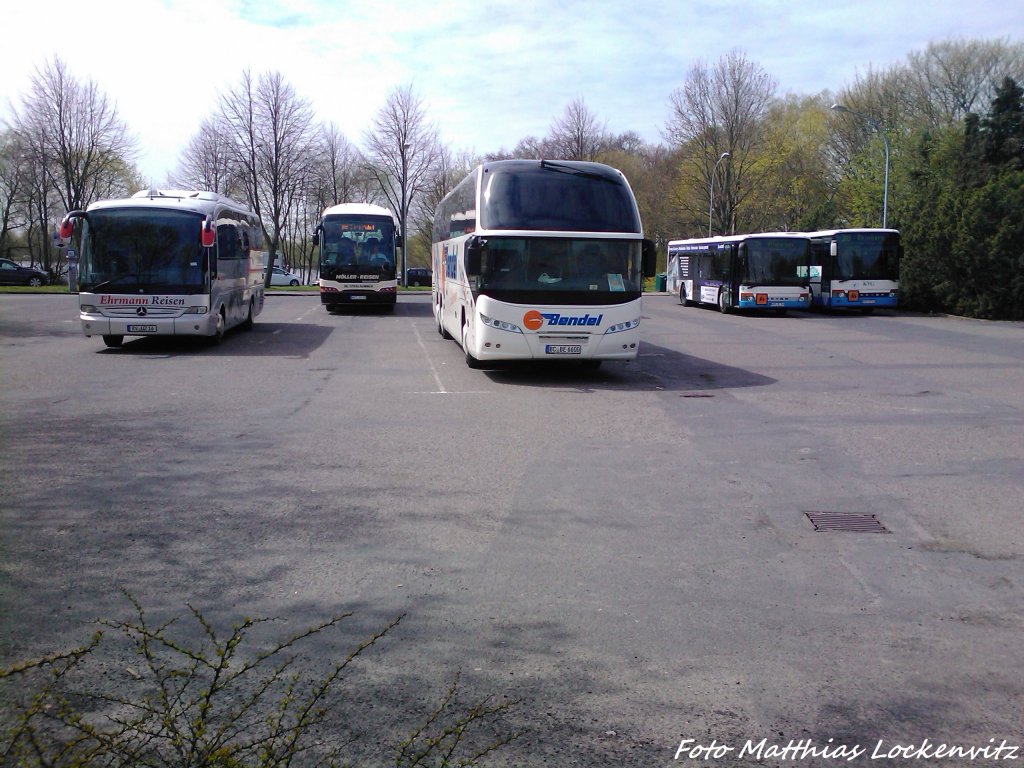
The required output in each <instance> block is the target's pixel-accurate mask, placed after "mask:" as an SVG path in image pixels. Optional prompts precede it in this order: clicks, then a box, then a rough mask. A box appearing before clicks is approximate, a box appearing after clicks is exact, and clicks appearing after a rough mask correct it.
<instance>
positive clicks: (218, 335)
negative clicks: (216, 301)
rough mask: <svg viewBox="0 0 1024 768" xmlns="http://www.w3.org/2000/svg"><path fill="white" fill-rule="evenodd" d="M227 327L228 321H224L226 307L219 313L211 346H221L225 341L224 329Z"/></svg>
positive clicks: (211, 338)
mask: <svg viewBox="0 0 1024 768" xmlns="http://www.w3.org/2000/svg"><path fill="white" fill-rule="evenodd" d="M226 326H227V321H226V320H225V319H224V307H221V309H220V312H218V313H217V328H216V329H215V330H214V332H213V336H211V337H210V345H211V346H214V347H216V346H219V345H220V343H221V342H222V341H224V328H225V327H226Z"/></svg>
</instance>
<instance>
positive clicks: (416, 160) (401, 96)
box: [364, 85, 441, 285]
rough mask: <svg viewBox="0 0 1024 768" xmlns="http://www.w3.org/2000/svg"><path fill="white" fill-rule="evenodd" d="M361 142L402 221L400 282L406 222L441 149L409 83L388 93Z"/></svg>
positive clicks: (405, 263) (405, 264) (405, 253)
mask: <svg viewBox="0 0 1024 768" xmlns="http://www.w3.org/2000/svg"><path fill="white" fill-rule="evenodd" d="M364 143H365V145H366V156H367V162H368V164H369V168H370V172H371V173H372V174H373V176H374V178H375V179H376V181H377V183H378V184H379V185H380V189H381V192H382V193H383V194H384V197H385V199H386V200H387V202H388V204H389V205H390V206H391V207H392V210H395V211H397V213H398V218H399V220H400V221H401V223H402V224H401V225H402V237H403V238H404V239H405V240H404V242H405V245H403V247H402V268H401V274H400V280H401V283H402V284H403V285H404V284H405V271H406V268H407V267H408V251H409V237H408V232H407V231H406V223H407V221H408V220H409V218H410V212H411V210H412V209H413V207H414V205H415V204H416V202H417V199H418V198H419V197H420V196H421V195H423V194H424V192H425V191H426V190H427V189H429V186H430V183H431V180H432V178H433V175H434V168H435V165H436V164H437V160H438V157H439V154H440V152H441V142H440V139H439V138H438V132H437V128H435V127H434V126H433V125H431V124H430V123H428V122H427V115H426V110H425V109H424V108H423V103H422V101H421V100H420V99H419V97H418V96H416V95H415V93H413V89H412V86H411V85H405V86H402V87H399V88H396V89H395V90H394V91H392V92H391V93H390V94H389V95H388V98H387V101H386V102H385V104H384V106H383V107H381V109H380V111H379V112H378V113H377V116H376V117H375V118H374V121H373V127H372V129H371V130H370V131H368V132H367V133H366V135H365V137H364Z"/></svg>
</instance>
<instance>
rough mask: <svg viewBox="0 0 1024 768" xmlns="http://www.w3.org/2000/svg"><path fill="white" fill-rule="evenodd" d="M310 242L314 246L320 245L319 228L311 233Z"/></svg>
mask: <svg viewBox="0 0 1024 768" xmlns="http://www.w3.org/2000/svg"><path fill="white" fill-rule="evenodd" d="M312 243H313V246H314V247H316V246H318V245H320V230H319V229H318V230H317V231H316V232H314V233H313V239H312Z"/></svg>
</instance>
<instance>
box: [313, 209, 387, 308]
mask: <svg viewBox="0 0 1024 768" xmlns="http://www.w3.org/2000/svg"><path fill="white" fill-rule="evenodd" d="M397 233H398V222H397V219H396V218H395V215H394V214H393V213H391V211H389V210H388V209H387V208H383V207H381V206H379V205H370V204H366V203H341V204H339V205H332V206H331V207H329V208H327V209H325V210H324V212H323V214H322V215H321V217H320V222H319V223H318V224H317V227H316V232H315V233H314V235H313V242H314V243H315V244H317V245H319V246H320V303H321V304H323V305H324V307H326V308H327V311H328V312H333V311H334V310H335V309H337V308H338V307H340V306H342V305H344V304H377V305H380V306H384V307H390V308H392V309H393V308H394V306H395V302H396V300H397V298H398V271H397V268H396V264H397V263H398V260H397V258H396V248H397V247H398V245H400V244H401V237H400V236H399V235H398V234H397Z"/></svg>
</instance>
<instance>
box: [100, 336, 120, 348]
mask: <svg viewBox="0 0 1024 768" xmlns="http://www.w3.org/2000/svg"><path fill="white" fill-rule="evenodd" d="M103 343H104V344H106V345H107V346H108V347H110V348H111V349H120V348H121V345H122V344H124V336H121V335H120V334H114V333H105V334H103Z"/></svg>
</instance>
